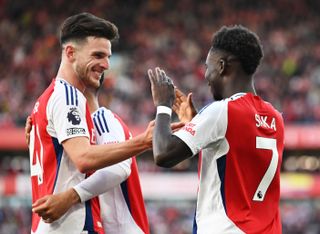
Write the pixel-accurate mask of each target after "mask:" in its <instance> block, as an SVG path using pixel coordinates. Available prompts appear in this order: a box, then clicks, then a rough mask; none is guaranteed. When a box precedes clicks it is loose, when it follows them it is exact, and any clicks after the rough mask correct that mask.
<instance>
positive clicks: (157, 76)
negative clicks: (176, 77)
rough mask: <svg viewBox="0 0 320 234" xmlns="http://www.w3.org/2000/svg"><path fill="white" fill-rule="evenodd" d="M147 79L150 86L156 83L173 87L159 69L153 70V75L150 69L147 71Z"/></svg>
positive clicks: (163, 72)
mask: <svg viewBox="0 0 320 234" xmlns="http://www.w3.org/2000/svg"><path fill="white" fill-rule="evenodd" d="M148 77H149V80H150V82H151V84H152V85H153V84H155V83H156V82H158V83H168V84H169V85H173V81H172V80H171V79H170V78H169V77H168V76H167V75H166V73H165V71H164V70H162V69H160V68H159V67H156V68H155V73H154V72H153V71H152V69H148Z"/></svg>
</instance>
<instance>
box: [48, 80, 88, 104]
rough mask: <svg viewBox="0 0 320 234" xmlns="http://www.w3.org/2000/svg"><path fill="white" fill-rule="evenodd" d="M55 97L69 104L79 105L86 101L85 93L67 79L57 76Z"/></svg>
mask: <svg viewBox="0 0 320 234" xmlns="http://www.w3.org/2000/svg"><path fill="white" fill-rule="evenodd" d="M52 96H53V99H55V100H59V101H60V102H63V103H64V104H65V105H67V106H79V105H80V104H81V103H84V102H85V101H86V99H85V97H84V95H83V94H82V93H81V92H80V91H79V90H78V89H77V88H75V87H74V86H73V85H71V84H69V83H68V82H67V81H65V80H63V79H61V78H56V79H55V84H54V91H53V95H52Z"/></svg>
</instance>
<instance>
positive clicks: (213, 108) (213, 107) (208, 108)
mask: <svg viewBox="0 0 320 234" xmlns="http://www.w3.org/2000/svg"><path fill="white" fill-rule="evenodd" d="M227 103H228V100H226V99H224V100H220V101H213V102H211V103H208V104H207V105H205V106H204V107H203V108H202V109H201V110H200V111H199V112H198V114H199V115H201V114H205V113H211V112H217V111H221V110H224V109H225V108H226V105H227Z"/></svg>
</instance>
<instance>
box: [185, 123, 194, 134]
mask: <svg viewBox="0 0 320 234" xmlns="http://www.w3.org/2000/svg"><path fill="white" fill-rule="evenodd" d="M194 126H196V125H195V124H193V123H187V124H186V125H185V126H184V127H183V128H182V130H184V131H187V132H188V133H190V134H191V135H192V136H194V135H195V134H196V131H195V130H193V127H194Z"/></svg>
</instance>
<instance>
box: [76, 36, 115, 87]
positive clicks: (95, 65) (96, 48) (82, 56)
mask: <svg viewBox="0 0 320 234" xmlns="http://www.w3.org/2000/svg"><path fill="white" fill-rule="evenodd" d="M110 57H111V42H110V41H109V40H108V39H105V38H97V37H88V38H87V40H86V41H85V42H83V43H78V44H77V45H76V46H75V60H74V63H73V68H74V71H75V73H76V75H77V77H78V78H79V79H80V80H81V81H82V82H83V84H84V85H85V86H86V87H90V88H98V87H99V86H100V77H101V74H102V73H103V72H104V71H105V70H107V69H109V65H110Z"/></svg>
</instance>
